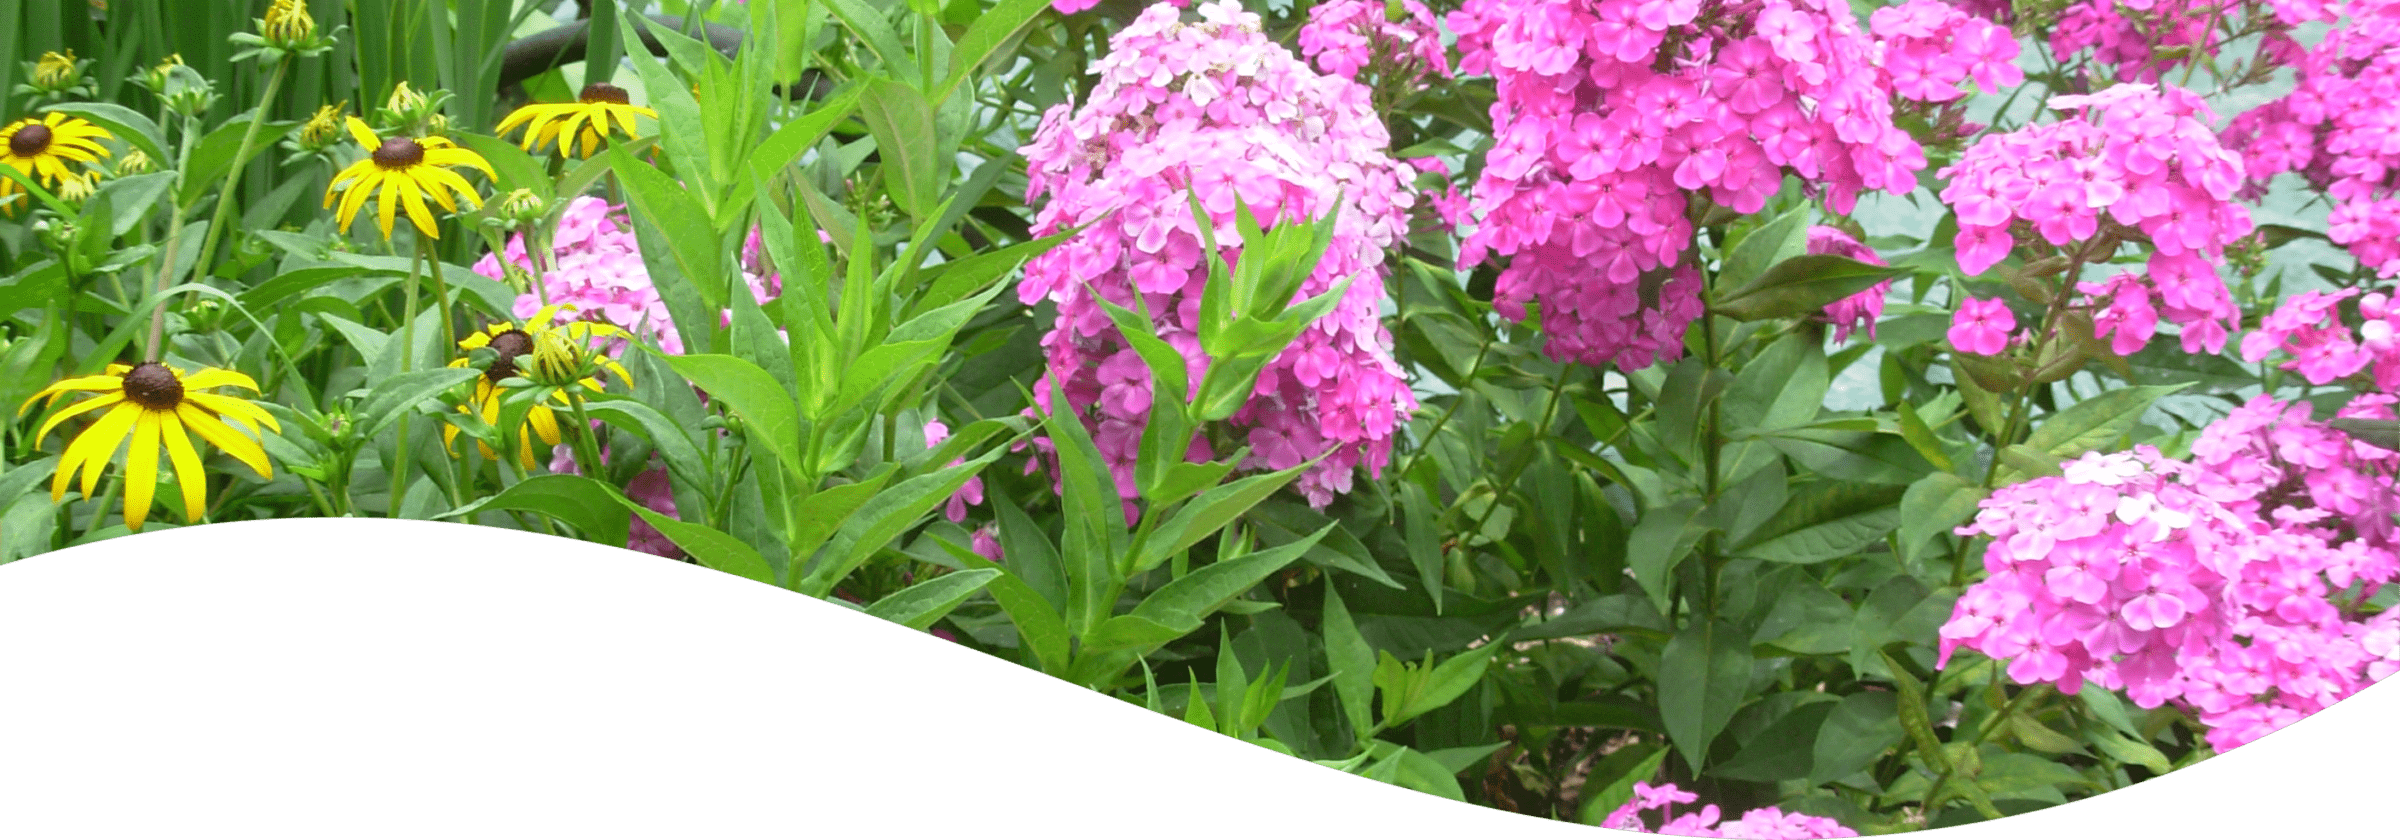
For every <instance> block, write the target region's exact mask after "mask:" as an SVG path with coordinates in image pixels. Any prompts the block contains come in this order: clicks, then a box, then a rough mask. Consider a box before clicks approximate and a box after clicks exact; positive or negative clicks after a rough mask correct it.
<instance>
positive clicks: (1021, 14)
mask: <svg viewBox="0 0 2400 840" xmlns="http://www.w3.org/2000/svg"><path fill="white" fill-rule="evenodd" d="M1047 8H1050V2H1049V0H1000V3H999V4H998V5H996V6H993V7H991V8H989V9H985V10H984V11H983V12H982V13H981V14H979V15H977V16H976V18H975V22H974V23H971V24H968V25H967V31H966V33H965V34H962V35H960V36H958V45H957V46H955V47H953V48H951V50H950V74H949V77H948V78H946V79H943V80H942V83H941V86H940V87H938V88H936V89H935V90H934V91H933V96H932V97H931V98H932V100H933V101H935V102H941V101H943V100H946V99H949V98H950V94H951V93H952V92H955V91H956V90H958V86H959V85H960V84H962V83H964V82H965V81H966V80H967V77H968V76H969V75H970V74H973V73H974V72H975V71H976V70H977V69H978V68H980V67H981V66H982V65H983V63H984V61H985V60H986V59H988V58H990V57H991V56H992V54H993V53H994V52H995V51H997V50H999V49H1000V47H1001V45H1003V44H1006V43H1008V41H1009V39H1011V38H1014V37H1016V35H1017V33H1019V32H1022V31H1024V30H1025V27H1026V25H1027V24H1030V23H1032V22H1033V19H1034V18H1035V17H1038V16H1040V15H1041V13H1042V10H1043V9H1047Z"/></svg>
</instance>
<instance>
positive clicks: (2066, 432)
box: [2025, 383, 2191, 458]
mask: <svg viewBox="0 0 2400 840" xmlns="http://www.w3.org/2000/svg"><path fill="white" fill-rule="evenodd" d="M2188 387H2191V386H2190V385H2189V384H2188V383H2187V384H2183V385H2136V386H2134V387H2130V388H2119V389H2117V390H2114V391H2110V392H2108V393H2105V394H2101V395H2099V396H2097V397H2093V398H2091V399H2088V400H2084V401H2082V402H2078V403H2076V404H2074V405H2070V406H2067V407H2066V408H2064V409H2061V410H2060V411H2059V412H2058V413H2057V414H2053V415H2050V416H2049V417H2045V418H2043V419H2042V421H2041V423H2040V425H2037V426H2035V427H2034V429H2033V434H2032V435H2030V436H2027V437H2026V439H2025V446H2027V447H2029V448H2031V449H2033V450H2035V451H2039V452H2047V453H2049V454H2052V455H2056V456H2058V457H2060V458H2074V457H2076V456H2079V455H2082V454H2083V453H2086V452H2090V451H2093V450H2096V449H2108V448H2113V447H2114V445H2115V444H2116V442H2117V440H2118V439H2119V438H2122V437H2124V436H2125V434H2126V433H2127V432H2130V431H2132V430H2133V426H2134V424H2135V423H2136V422H2138V421H2140V420H2141V419H2142V413H2143V412H2146V411H2149V410H2150V405H2151V404H2152V403H2155V402H2158V398H2160V397H2163V396H2166V395H2168V394H2172V393H2175V392H2177V391H2181V390H2183V389H2185V388H2188Z"/></svg>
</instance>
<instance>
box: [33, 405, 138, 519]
mask: <svg viewBox="0 0 2400 840" xmlns="http://www.w3.org/2000/svg"><path fill="white" fill-rule="evenodd" d="M141 416H142V407H141V406H139V405H135V404H133V403H130V402H127V403H118V404H117V407H115V408H112V409H109V410H108V413H107V414H103V415H100V420H99V422H96V423H93V424H92V427H91V428H89V429H85V430H83V434H82V435H81V436H79V437H77V438H75V442H74V443H70V444H67V454H66V456H65V457H63V458H60V459H58V468H59V469H60V470H65V469H67V468H68V466H69V465H70V464H74V463H81V464H82V465H83V497H84V498H86V499H89V498H91V497H92V491H93V490H96V489H98V488H99V486H100V471H101V470H102V469H104V468H106V467H107V466H108V461H109V459H110V458H111V457H114V456H115V455H116V454H117V445H118V444H121V443H124V442H125V436H126V433H127V432H130V431H132V429H133V426H134V421H136V420H139V419H141ZM51 495H52V496H53V497H56V496H57V495H58V494H56V493H52V494H51Z"/></svg>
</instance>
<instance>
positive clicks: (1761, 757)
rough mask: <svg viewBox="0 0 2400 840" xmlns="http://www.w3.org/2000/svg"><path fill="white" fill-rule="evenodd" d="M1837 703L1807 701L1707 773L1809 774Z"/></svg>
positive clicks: (1750, 776) (1776, 777) (1768, 777)
mask: <svg viewBox="0 0 2400 840" xmlns="http://www.w3.org/2000/svg"><path fill="white" fill-rule="evenodd" d="M1834 707H1835V704H1833V703H1808V704H1805V705H1802V706H1800V707H1799V708H1795V709H1793V710H1791V711H1789V712H1786V713H1784V715H1783V717H1781V718H1778V719H1776V721H1775V722H1774V723H1772V724H1769V725H1768V726H1767V728H1766V729H1764V730H1761V731H1760V732H1759V733H1758V734H1757V735H1753V736H1751V738H1750V740H1749V741H1747V742H1744V743H1743V744H1742V748H1741V750H1740V751H1739V752H1736V753H1734V754H1733V757H1732V758H1730V759H1727V760H1726V761H1725V763H1723V764H1719V765H1717V766H1715V767H1712V768H1709V771H1708V774H1709V775H1711V776H1716V777H1718V778H1723V779H1736V780H1740V781H1745V782H1785V781H1792V780H1795V779H1805V778H1808V775H1809V770H1810V768H1812V767H1813V766H1815V764H1816V744H1817V733H1818V732H1819V731H1820V730H1822V729H1823V728H1824V725H1825V718H1826V717H1827V716H1829V715H1831V714H1833V710H1834Z"/></svg>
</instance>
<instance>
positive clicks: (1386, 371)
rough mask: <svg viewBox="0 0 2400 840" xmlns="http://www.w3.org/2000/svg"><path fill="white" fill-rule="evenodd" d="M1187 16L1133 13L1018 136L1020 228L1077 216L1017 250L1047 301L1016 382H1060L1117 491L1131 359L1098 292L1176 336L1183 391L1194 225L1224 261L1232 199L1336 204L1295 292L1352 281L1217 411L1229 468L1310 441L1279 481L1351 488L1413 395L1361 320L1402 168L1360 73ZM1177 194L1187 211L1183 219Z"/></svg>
mask: <svg viewBox="0 0 2400 840" xmlns="http://www.w3.org/2000/svg"><path fill="white" fill-rule="evenodd" d="M1200 14H1201V17H1202V21H1201V22H1199V23H1196V24H1187V23H1184V22H1182V21H1181V20H1180V16H1179V15H1178V13H1177V11H1176V9H1175V8H1174V7H1173V6H1170V5H1166V4H1159V5H1154V6H1151V7H1150V8H1149V10H1147V11H1145V12H1143V13H1142V15H1141V17H1140V18H1139V19H1138V20H1136V21H1134V23H1133V24H1132V25H1131V26H1128V27H1127V28H1125V29H1124V30H1123V31H1121V32H1118V33H1117V34H1116V35H1115V36H1113V37H1112V38H1111V40H1110V51H1109V54H1108V55H1107V56H1106V57H1104V58H1102V59H1100V60H1099V61H1098V62H1096V63H1095V64H1094V65H1093V69H1092V72H1093V73H1094V74H1095V75H1097V76H1098V77H1099V83H1098V85H1097V87H1096V88H1095V89H1094V90H1093V93H1092V97H1091V100H1090V101H1089V102H1086V103H1084V104H1083V105H1082V106H1081V107H1075V106H1074V105H1073V104H1072V103H1062V104H1060V105H1058V106H1056V107H1053V108H1052V109H1051V110H1050V111H1049V112H1048V113H1047V114H1045V115H1043V118H1042V123H1041V127H1040V129H1039V130H1038V131H1037V132H1036V133H1035V135H1034V138H1033V142H1032V143H1031V144H1030V145H1027V146H1026V147H1025V148H1024V149H1023V153H1024V155H1025V158H1026V171H1027V181H1028V185H1027V191H1026V199H1027V201H1028V202H1033V201H1036V200H1038V199H1041V198H1043V197H1045V196H1046V197H1047V198H1048V200H1047V201H1046V202H1042V205H1041V209H1040V211H1039V215H1038V216H1037V217H1036V219H1035V223H1034V235H1036V236H1041V235H1047V234H1051V233H1056V232H1060V231H1065V230H1069V229H1072V228H1075V227H1077V226H1083V225H1088V227H1085V228H1083V230H1082V231H1081V232H1080V233H1078V234H1077V235H1075V236H1074V237H1072V238H1069V239H1068V240H1067V241H1065V242H1064V243H1062V244H1061V245H1060V246H1059V247H1057V248H1055V249H1053V250H1051V251H1049V252H1046V253H1044V254H1042V255H1041V256H1038V257H1035V258H1033V259H1032V260H1029V261H1028V262H1027V263H1026V265H1025V276H1024V280H1023V281H1022V283H1021V284H1020V285H1019V286H1018V295H1019V297H1020V298H1021V299H1022V300H1023V301H1024V302H1025V303H1027V304H1028V305H1030V304H1033V303H1035V302H1038V301H1041V300H1044V299H1048V300H1050V301H1052V302H1054V303H1056V304H1057V307H1058V317H1057V320H1056V321H1055V322H1054V324H1053V326H1052V328H1051V330H1050V331H1049V333H1048V334H1046V335H1045V336H1044V337H1043V338H1042V347H1043V348H1044V351H1045V355H1046V356H1047V359H1048V362H1049V370H1048V373H1046V374H1045V375H1044V379H1043V380H1042V382H1041V383H1039V384H1037V385H1036V386H1035V388H1034V397H1035V400H1036V401H1037V402H1038V403H1039V404H1040V406H1041V409H1042V410H1044V411H1049V410H1053V409H1054V408H1055V407H1054V406H1052V405H1051V397H1050V393H1051V385H1050V383H1051V382H1052V381H1053V380H1055V381H1057V382H1058V383H1059V385H1060V386H1061V388H1062V390H1063V391H1064V393H1065V394H1066V397H1067V401H1068V403H1069V405H1068V406H1066V407H1065V408H1066V409H1067V410H1071V411H1074V412H1076V413H1077V414H1079V415H1081V416H1082V417H1083V419H1084V420H1085V423H1086V425H1087V426H1088V427H1090V428H1091V429H1092V437H1093V442H1094V443H1095V444H1097V445H1098V447H1099V449H1100V453H1101V455H1102V456H1103V458H1104V459H1105V460H1106V462H1107V464H1108V467H1109V469H1110V471H1111V472H1112V473H1113V474H1114V476H1115V478H1116V482H1117V489H1118V491H1119V493H1120V494H1121V495H1122V496H1124V497H1125V498H1127V499H1131V498H1134V497H1135V496H1136V495H1137V492H1136V489H1135V486H1134V483H1133V466H1134V461H1135V459H1136V453H1137V452H1138V451H1139V448H1140V442H1141V433H1142V429H1143V427H1144V425H1145V424H1146V422H1147V420H1146V418H1147V417H1148V416H1149V410H1150V405H1151V401H1152V398H1153V397H1152V393H1151V383H1150V372H1149V368H1148V367H1147V366H1146V365H1145V364H1144V363H1143V361H1142V358H1141V356H1140V355H1139V354H1137V353H1136V352H1134V350H1133V349H1132V348H1131V347H1130V346H1129V345H1128V344H1127V342H1126V340H1125V338H1124V336H1123V335H1122V334H1121V333H1119V332H1118V330H1117V328H1116V326H1115V325H1114V324H1113V323H1111V322H1110V320H1109V318H1108V314H1107V312H1106V311H1105V310H1104V309H1102V308H1101V307H1100V305H1099V301H1101V300H1106V301H1108V302H1110V303H1112V304H1115V305H1117V306H1122V307H1126V308H1128V309H1133V310H1135V311H1147V312H1148V313H1150V316H1151V318H1152V321H1153V324H1154V325H1155V329H1156V331H1157V332H1158V334H1159V336H1160V337H1161V338H1162V339H1164V340H1165V341H1166V342H1167V343H1168V344H1169V345H1171V346H1173V347H1174V348H1175V349H1176V350H1177V351H1179V352H1180V353H1182V355H1183V357H1184V359H1185V362H1186V366H1187V373H1188V375H1189V382H1190V383H1191V388H1192V389H1194V391H1195V392H1196V389H1197V388H1198V385H1199V383H1200V382H1201V380H1202V376H1203V374H1204V372H1205V370H1206V368H1207V366H1208V363H1209V360H1208V358H1207V355H1206V354H1205V353H1204V352H1203V351H1202V350H1201V349H1200V342H1199V339H1198V328H1199V318H1200V298H1201V291H1202V289H1203V288H1204V287H1205V286H1206V284H1207V282H1208V267H1207V266H1208V263H1207V261H1206V251H1205V245H1204V244H1203V239H1202V237H1201V234H1202V231H1201V228H1200V227H1199V225H1200V224H1207V225H1209V226H1210V232H1211V235H1213V237H1214V238H1215V240H1216V242H1217V243H1218V244H1219V246H1220V247H1222V248H1224V249H1225V251H1226V252H1227V253H1226V257H1227V258H1228V260H1229V261H1237V262H1238V258H1237V256H1236V252H1237V251H1238V248H1239V246H1240V244H1241V243H1240V235H1239V233H1238V231H1237V230H1235V225H1234V210H1235V207H1236V203H1237V198H1238V200H1239V202H1240V203H1241V204H1243V205H1246V206H1248V207H1249V208H1250V211H1251V212H1252V213H1253V214H1254V215H1255V216H1256V217H1257V218H1258V219H1259V220H1260V221H1261V223H1262V224H1265V225H1266V226H1267V227H1268V228H1269V229H1273V227H1274V226H1275V225H1277V224H1282V223H1284V222H1288V221H1291V220H1293V219H1298V218H1309V219H1321V218H1324V217H1325V216H1327V215H1329V214H1335V213H1336V212H1337V211H1338V217H1337V219H1336V222H1335V230H1334V232H1333V235H1332V241H1331V244H1330V246H1329V247H1328V248H1327V249H1326V252H1325V255H1324V258H1323V259H1322V260H1320V261H1319V262H1318V264H1317V268H1316V271H1315V273H1314V274H1312V275H1310V276H1309V277H1308V278H1307V280H1306V281H1305V282H1303V283H1302V284H1301V287H1300V292H1299V296H1300V297H1303V298H1305V297H1314V296H1316V295H1320V294H1323V293H1325V292H1327V291H1330V290H1331V289H1332V288H1333V286H1334V285H1335V284H1336V283H1337V282H1339V281H1340V280H1341V279H1342V278H1345V277H1348V278H1351V279H1352V281H1353V282H1352V283H1351V285H1350V286H1349V288H1348V291H1347V292H1346V293H1345V294H1344V296H1343V297H1342V298H1341V299H1340V300H1339V302H1338V303H1337V304H1336V305H1335V306H1334V307H1333V309H1332V311H1331V312H1329V313H1327V314H1326V315H1325V316H1324V317H1323V318H1321V319H1319V320H1318V321H1317V322H1315V323H1314V324H1311V325H1310V326H1309V327H1308V328H1306V329H1304V330H1302V332H1301V334H1300V336H1299V337H1298V338H1297V339H1296V340H1294V341H1293V342H1292V343H1291V345H1290V346H1288V347H1286V348H1285V349H1284V351H1283V352H1282V354H1281V355H1279V356H1277V357H1276V358H1275V359H1274V360H1273V361H1271V362H1270V363H1268V365H1267V366H1266V368H1265V370H1264V371H1262V372H1261V373H1260V375H1259V378H1258V385H1257V388H1256V391H1255V392H1254V393H1253V394H1252V396H1251V398H1250V400H1249V402H1248V403H1246V404H1245V405H1244V406H1243V407H1242V408H1241V409H1240V411H1238V412H1237V413H1235V414H1234V415H1233V416H1232V417H1231V418H1230V420H1229V421H1228V423H1227V425H1228V426H1229V427H1230V429H1231V430H1232V432H1233V433H1234V434H1236V435H1239V441H1238V444H1237V445H1247V446H1248V447H1249V449H1250V452H1251V454H1250V456H1249V458H1248V460H1246V461H1245V462H1244V463H1243V465H1242V467H1243V468H1244V469H1270V470H1279V469H1285V468H1289V467H1293V466H1297V465H1299V464H1302V463H1305V462H1307V461H1308V460H1309V459H1311V458H1315V457H1317V456H1319V455H1320V454H1322V455H1324V456H1325V458H1324V460H1322V461H1320V462H1318V464H1317V465H1316V466H1315V467H1313V468H1311V469H1310V470H1308V471H1307V472H1305V473H1303V474H1302V475H1301V476H1300V478H1299V479H1297V480H1296V481H1295V485H1294V486H1295V487H1297V488H1298V489H1299V490H1300V492H1301V493H1302V494H1303V495H1305V496H1307V498H1308V500H1309V502H1310V503H1311V504H1313V505H1316V506H1319V507H1322V506H1324V505H1327V504H1330V503H1331V502H1332V501H1333V498H1334V496H1336V495H1337V494H1340V493H1346V492H1348V491H1349V490H1350V487H1351V479H1352V475H1353V474H1354V473H1355V472H1356V470H1357V468H1358V467H1359V466H1361V465H1362V464H1363V465H1365V466H1366V467H1368V469H1369V470H1371V471H1375V470H1380V469H1381V467H1382V465H1383V464H1384V463H1385V462H1386V461H1388V460H1389V458H1390V452H1391V445H1392V433H1393V430H1394V428H1395V427H1396V426H1398V425H1399V423H1400V421H1401V420H1402V418H1404V417H1405V416H1406V412H1408V411H1410V410H1412V409H1414V408H1415V405H1416V401H1415V398H1414V397H1413V396H1412V395H1411V394H1410V393H1409V390H1408V386H1407V383H1406V382H1405V381H1404V380H1403V379H1402V376H1401V371H1400V367H1399V365H1398V363H1397V362H1396V361H1395V360H1394V359H1393V357H1392V352H1391V346H1392V339H1391V335H1390V333H1389V332H1387V331H1386V330H1385V329H1384V327H1383V325H1382V322H1381V320H1380V317H1379V308H1380V306H1381V305H1382V302H1383V299H1384V292H1383V289H1384V284H1383V282H1382V277H1383V275H1384V273H1385V271H1386V269H1385V267H1384V253H1385V250H1386V249H1387V248H1391V247H1394V246H1395V245H1397V243H1399V242H1400V241H1401V240H1402V239H1403V237H1404V236H1405V235H1406V233H1407V224H1408V214H1409V210H1410V208H1411V207H1412V206H1414V204H1415V203H1416V200H1417V196H1416V193H1415V192H1414V190H1413V189H1412V188H1411V187H1410V182H1411V181H1412V180H1413V178H1414V176H1415V173H1414V172H1413V171H1412V170H1411V169H1410V168H1409V167H1408V166H1407V165H1406V164H1402V163H1399V162H1397V161H1394V160H1392V159H1391V157H1390V156H1389V154H1388V153H1387V152H1386V147H1387V146H1388V145H1389V144H1390V136H1389V135H1388V134H1387V133H1386V131H1385V128H1384V126H1383V122H1382V119H1381V118H1380V117H1378V116H1377V115H1376V114H1375V113H1374V111H1373V109H1372V108H1371V107H1370V105H1369V103H1368V93H1367V89H1366V88H1365V87H1363V86H1360V85H1358V84H1357V83H1355V82H1352V81H1351V80H1348V79H1344V78H1341V77H1339V76H1326V75H1320V74H1318V73H1316V72H1315V71H1313V70H1311V69H1309V67H1308V65H1306V64H1304V63H1302V62H1301V61H1300V60H1299V59H1298V58H1296V57H1294V56H1293V55H1292V54H1291V53H1290V52H1288V51H1286V50H1285V49H1284V48H1282V47H1281V46H1278V45H1276V44H1275V43H1274V42H1273V41H1271V40H1269V39H1268V38H1267V36H1266V35H1265V34H1264V33H1263V32H1261V31H1260V28H1259V26H1260V25H1259V19H1258V16H1257V15H1254V14H1250V13H1247V12H1243V11H1241V8H1240V7H1239V6H1238V5H1235V4H1234V3H1231V2H1219V3H1211V4H1208V5H1204V6H1202V7H1201V8H1200ZM1195 195H1196V196H1197V198H1198V199H1199V202H1200V204H1201V205H1202V209H1203V210H1204V211H1205V213H1206V214H1207V218H1206V219H1204V220H1199V221H1195V220H1194V218H1193V210H1192V206H1191V200H1190V196H1195ZM1295 302H1297V301H1295ZM1192 396H1194V394H1193V393H1187V394H1185V395H1183V397H1184V398H1186V399H1189V398H1191V397H1192ZM1211 451H1213V450H1212V447H1211V445H1210V443H1209V442H1208V441H1207V440H1206V439H1205V438H1200V439H1196V440H1195V441H1194V443H1193V446H1192V449H1191V452H1192V456H1193V457H1209V453H1210V452H1211Z"/></svg>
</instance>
